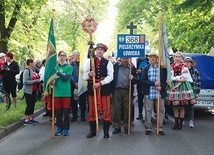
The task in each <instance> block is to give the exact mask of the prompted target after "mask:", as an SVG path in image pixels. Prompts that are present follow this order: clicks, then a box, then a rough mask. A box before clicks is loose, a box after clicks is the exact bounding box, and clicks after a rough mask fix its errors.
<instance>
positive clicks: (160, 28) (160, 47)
mask: <svg viewBox="0 0 214 155" xmlns="http://www.w3.org/2000/svg"><path fill="white" fill-rule="evenodd" d="M158 51H159V56H158V82H159V83H160V69H161V58H162V54H163V46H162V15H161V9H159V45H158ZM156 113H157V130H156V134H157V135H159V127H160V91H158V103H157V112H156Z"/></svg>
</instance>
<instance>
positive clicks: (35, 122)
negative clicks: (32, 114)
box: [30, 119, 39, 124]
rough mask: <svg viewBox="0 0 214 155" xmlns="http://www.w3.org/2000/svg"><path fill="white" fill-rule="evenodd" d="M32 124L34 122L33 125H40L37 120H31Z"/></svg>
mask: <svg viewBox="0 0 214 155" xmlns="http://www.w3.org/2000/svg"><path fill="white" fill-rule="evenodd" d="M30 122H32V123H34V124H38V123H39V121H36V120H34V119H32V120H30Z"/></svg>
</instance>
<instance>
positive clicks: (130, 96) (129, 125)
mask: <svg viewBox="0 0 214 155" xmlns="http://www.w3.org/2000/svg"><path fill="white" fill-rule="evenodd" d="M129 65H130V69H129V75H132V58H129ZM131 104H132V80H129V118H128V134H129V135H130V131H131Z"/></svg>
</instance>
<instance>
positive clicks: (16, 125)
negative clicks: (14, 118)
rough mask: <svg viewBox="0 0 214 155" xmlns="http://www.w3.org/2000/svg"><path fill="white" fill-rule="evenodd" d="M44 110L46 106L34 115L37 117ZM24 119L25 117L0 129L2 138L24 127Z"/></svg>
mask: <svg viewBox="0 0 214 155" xmlns="http://www.w3.org/2000/svg"><path fill="white" fill-rule="evenodd" d="M44 111H45V107H43V108H41V109H38V110H36V111H35V112H34V114H33V115H34V117H37V116H39V115H40V114H41V113H43V112H44ZM24 120H25V118H22V119H21V120H20V121H18V122H15V123H12V124H10V125H8V126H6V127H5V128H4V129H1V130H0V140H1V139H2V138H4V137H6V136H7V135H9V134H11V133H12V132H14V131H16V130H17V129H19V128H20V127H22V126H23V125H24Z"/></svg>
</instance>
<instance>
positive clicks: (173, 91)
mask: <svg viewBox="0 0 214 155" xmlns="http://www.w3.org/2000/svg"><path fill="white" fill-rule="evenodd" d="M171 85H172V86H171V88H170V89H168V90H167V94H168V100H169V101H170V102H171V103H172V104H173V106H181V105H188V104H194V98H195V95H194V92H193V89H192V86H191V83H190V82H187V81H185V82H182V83H180V82H177V81H172V83H171Z"/></svg>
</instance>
